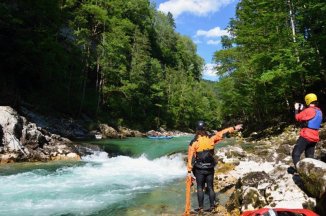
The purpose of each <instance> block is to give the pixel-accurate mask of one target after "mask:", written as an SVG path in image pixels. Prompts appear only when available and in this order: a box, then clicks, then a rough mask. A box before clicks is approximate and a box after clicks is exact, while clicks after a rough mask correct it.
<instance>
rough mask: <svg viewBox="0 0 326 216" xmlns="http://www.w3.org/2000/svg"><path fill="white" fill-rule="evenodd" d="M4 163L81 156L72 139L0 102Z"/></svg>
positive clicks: (0, 160)
mask: <svg viewBox="0 0 326 216" xmlns="http://www.w3.org/2000/svg"><path fill="white" fill-rule="evenodd" d="M0 134H1V136H0V138H1V139H0V140H1V142H0V163H10V162H16V161H48V160H57V159H58V158H60V159H80V156H79V153H78V150H77V149H76V148H75V147H74V146H73V145H72V143H71V141H70V140H68V139H66V138H63V137H61V136H59V135H56V134H51V133H49V132H48V131H47V130H45V129H44V128H41V127H38V126H37V125H36V124H35V123H32V122H28V121H27V120H26V118H24V117H23V116H20V115H18V113H17V112H16V111H15V110H14V109H12V108H11V107H8V106H0Z"/></svg>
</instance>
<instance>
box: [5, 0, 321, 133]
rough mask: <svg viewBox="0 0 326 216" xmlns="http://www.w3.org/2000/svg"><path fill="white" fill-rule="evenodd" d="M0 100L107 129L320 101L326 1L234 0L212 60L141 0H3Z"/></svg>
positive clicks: (169, 124) (246, 114) (266, 119)
mask: <svg viewBox="0 0 326 216" xmlns="http://www.w3.org/2000/svg"><path fill="white" fill-rule="evenodd" d="M0 14H1V18H0V58H1V63H0V73H1V79H0V104H1V105H11V106H19V105H20V104H32V105H33V107H34V108H35V109H39V110H42V111H43V112H48V113H54V112H55V113H61V114H62V115H69V116H72V117H74V118H81V117H82V116H84V115H87V116H89V117H90V118H92V119H94V121H100V122H105V123H109V124H111V125H115V126H128V127H132V128H136V129H143V130H145V129H153V128H154V129H155V128H158V127H165V128H169V129H180V130H186V129H189V128H190V129H191V128H194V125H195V122H196V121H197V120H199V119H201V120H205V121H206V122H208V125H209V126H210V127H211V128H219V127H222V126H225V125H228V124H231V123H234V122H242V123H244V124H251V125H252V126H253V127H254V126H256V127H258V126H262V125H264V126H270V125H273V124H275V123H278V122H283V121H284V122H289V121H292V120H291V119H292V118H293V103H294V102H303V97H304V95H305V94H306V93H309V92H314V93H316V94H317V95H318V98H319V101H320V104H321V107H322V109H323V107H325V104H326V99H325V98H326V97H325V95H326V85H325V84H326V71H325V66H326V61H325V58H326V2H324V1H322V0H311V1H308V2H307V1H303V0H296V1H293V0H283V1H279V0H242V1H240V2H239V3H238V5H237V9H236V16H235V17H234V18H233V19H231V20H230V23H229V26H228V30H229V32H230V36H223V37H222V39H221V42H222V44H223V49H222V50H217V51H216V53H215V54H214V57H213V60H214V62H215V63H216V65H217V66H216V73H217V74H218V75H219V81H217V82H210V81H205V80H203V79H202V70H203V66H204V60H203V59H202V58H201V57H200V56H199V55H198V54H197V53H196V44H195V43H194V42H193V41H192V39H191V38H189V37H186V36H183V35H181V34H179V33H177V31H176V24H175V21H174V18H173V16H172V14H171V13H168V14H163V13H162V12H160V11H157V10H156V9H155V4H154V3H152V2H150V0H124V1H121V0H51V1H48V0H37V1H36V0H2V1H1V2H0Z"/></svg>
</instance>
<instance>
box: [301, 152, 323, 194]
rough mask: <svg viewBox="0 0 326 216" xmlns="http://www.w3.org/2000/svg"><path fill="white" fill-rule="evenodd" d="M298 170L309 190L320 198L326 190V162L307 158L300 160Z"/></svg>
mask: <svg viewBox="0 0 326 216" xmlns="http://www.w3.org/2000/svg"><path fill="white" fill-rule="evenodd" d="M297 170H298V172H299V174H300V176H301V177H302V180H303V182H304V185H305V188H306V189H307V190H308V192H309V193H310V194H311V195H312V196H313V197H316V198H319V199H320V198H321V197H322V196H323V195H324V194H325V192H326V163H324V162H322V161H319V160H315V159H312V158H305V159H303V160H301V161H299V163H298V164H297Z"/></svg>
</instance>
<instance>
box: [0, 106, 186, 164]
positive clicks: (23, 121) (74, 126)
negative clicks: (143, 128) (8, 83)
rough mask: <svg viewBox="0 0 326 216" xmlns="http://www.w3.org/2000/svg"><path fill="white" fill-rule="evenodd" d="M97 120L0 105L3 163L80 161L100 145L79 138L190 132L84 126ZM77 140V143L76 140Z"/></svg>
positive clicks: (0, 161)
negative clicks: (85, 143)
mask: <svg viewBox="0 0 326 216" xmlns="http://www.w3.org/2000/svg"><path fill="white" fill-rule="evenodd" d="M85 123H86V124H87V123H89V124H91V123H93V122H92V120H91V119H88V118H87V117H86V116H84V117H83V120H79V121H77V120H74V119H71V118H63V117H54V116H44V115H41V114H39V113H35V112H33V111H31V110H30V109H28V108H26V107H20V108H19V112H17V111H16V110H14V109H13V108H12V107H9V106H0V141H1V142H0V163H12V162H23V161H26V162H33V161H51V160H80V158H81V156H84V155H87V154H90V153H91V152H90V151H89V149H94V150H99V149H98V148H99V147H98V146H90V145H88V146H85V145H78V144H76V142H77V143H78V141H80V140H85V139H86V140H87V139H95V138H97V136H99V137H100V138H101V139H102V138H115V139H117V138H120V139H123V138H126V137H145V136H149V135H152V134H153V133H155V134H169V135H170V136H183V135H189V134H188V133H183V132H180V131H165V130H164V129H163V128H160V129H158V130H157V131H153V130H152V131H148V132H140V131H137V130H131V129H129V128H126V127H121V126H118V127H117V128H114V127H112V126H109V125H108V124H101V123H99V124H96V126H94V128H95V129H93V130H90V131H89V130H87V129H86V128H85V127H84V126H83V125H85ZM72 140H74V141H75V142H72Z"/></svg>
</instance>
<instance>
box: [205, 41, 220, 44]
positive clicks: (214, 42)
mask: <svg viewBox="0 0 326 216" xmlns="http://www.w3.org/2000/svg"><path fill="white" fill-rule="evenodd" d="M219 43H220V41H219V40H209V41H207V44H210V45H218V44H219Z"/></svg>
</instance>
